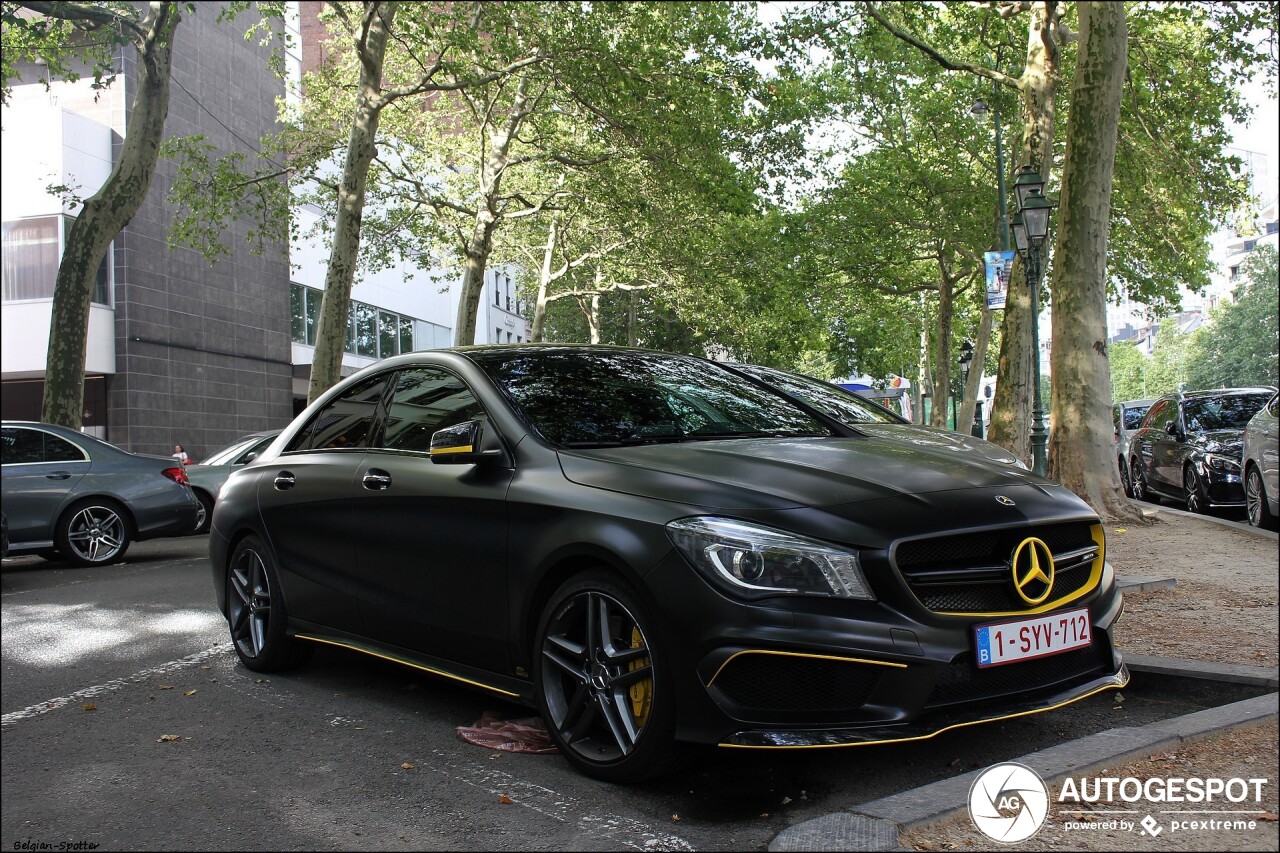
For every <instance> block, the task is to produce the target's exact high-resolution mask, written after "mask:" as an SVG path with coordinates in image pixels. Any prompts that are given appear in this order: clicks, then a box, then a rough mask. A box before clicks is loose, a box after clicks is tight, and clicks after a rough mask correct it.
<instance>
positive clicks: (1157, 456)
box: [1151, 399, 1184, 493]
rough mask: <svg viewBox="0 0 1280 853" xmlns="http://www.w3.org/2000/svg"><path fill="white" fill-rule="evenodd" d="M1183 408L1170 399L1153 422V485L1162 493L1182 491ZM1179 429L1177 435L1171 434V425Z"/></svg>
mask: <svg viewBox="0 0 1280 853" xmlns="http://www.w3.org/2000/svg"><path fill="white" fill-rule="evenodd" d="M1180 410H1181V406H1180V405H1179V402H1178V401H1177V400H1175V399H1170V400H1169V401H1168V402H1167V404H1166V405H1165V406H1163V407H1162V408H1161V410H1160V412H1159V414H1158V416H1157V417H1156V419H1155V420H1153V421H1152V423H1151V427H1152V434H1151V474H1152V485H1153V486H1155V488H1156V489H1158V490H1160V491H1162V492H1172V493H1178V492H1181V491H1182V466H1181V464H1180V461H1181V459H1182V455H1183V444H1184V441H1183V439H1184V434H1183V433H1182V415H1181V411H1180ZM1170 423H1173V424H1174V425H1176V427H1177V434H1176V435H1170V434H1169V424H1170Z"/></svg>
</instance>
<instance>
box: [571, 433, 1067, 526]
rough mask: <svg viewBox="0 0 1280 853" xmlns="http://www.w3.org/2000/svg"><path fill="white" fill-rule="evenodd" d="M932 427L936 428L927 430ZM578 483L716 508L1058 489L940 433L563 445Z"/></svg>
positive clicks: (780, 507) (838, 503) (852, 501)
mask: <svg viewBox="0 0 1280 853" xmlns="http://www.w3.org/2000/svg"><path fill="white" fill-rule="evenodd" d="M929 435H930V436H932V433H929ZM560 464H561V468H562V469H563V471H564V474H565V476H566V477H567V478H568V479H569V480H571V481H573V482H575V483H579V484H581V485H585V486H593V487H595V488H601V489H609V490H610V491H616V492H622V493H625V494H632V495H638V496H643V497H650V498H656V499H659V500H667V501H675V502H680V503H689V504H696V505H699V506H706V507H714V508H718V509H731V508H737V509H789V508H797V507H802V506H810V507H814V506H836V505H847V504H856V503H861V502H865V501H873V500H884V499H887V498H898V497H906V498H908V499H912V500H916V501H922V500H923V499H922V498H920V496H922V495H929V494H934V493H938V492H955V491H963V490H975V489H976V490H990V489H997V488H999V489H1005V488H1012V487H1015V486H1032V487H1035V489H1036V490H1037V491H1044V489H1045V488H1054V489H1060V488H1061V487H1059V486H1056V484H1053V483H1051V482H1049V481H1047V480H1042V479H1040V478H1038V477H1035V476H1034V475H1032V474H1031V473H1029V472H1027V471H1023V470H1021V469H1019V468H1015V467H1013V466H1011V465H1001V464H996V463H993V462H991V461H988V460H987V459H986V458H985V457H984V456H982V455H980V454H978V453H976V452H972V451H964V450H961V451H957V450H955V449H953V448H952V447H950V446H948V445H947V444H946V443H944V442H934V441H930V442H921V443H913V442H910V441H903V440H902V439H901V438H900V437H897V436H895V437H893V438H881V437H878V436H874V435H872V436H869V437H867V438H795V439H787V438H762V439H737V440H730V441H725V440H720V441H697V442H684V443H679V444H655V445H642V446H637V447H618V448H602V449H592V450H572V451H561V453H560Z"/></svg>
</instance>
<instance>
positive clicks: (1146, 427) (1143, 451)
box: [1129, 398, 1172, 486]
mask: <svg viewBox="0 0 1280 853" xmlns="http://www.w3.org/2000/svg"><path fill="white" fill-rule="evenodd" d="M1171 402H1172V401H1171V400H1169V399H1167V398H1164V399H1160V400H1157V401H1156V402H1155V403H1154V404H1153V405H1152V406H1151V408H1150V409H1149V410H1148V411H1147V414H1146V417H1144V418H1143V419H1142V425H1141V426H1140V427H1139V428H1138V431H1137V432H1136V433H1134V436H1133V438H1132V439H1130V443H1131V446H1130V448H1129V455H1130V457H1131V458H1133V459H1136V460H1137V462H1138V466H1139V467H1140V468H1141V469H1142V471H1141V473H1142V476H1143V477H1145V478H1146V480H1147V485H1148V486H1154V485H1157V480H1156V475H1155V463H1156V442H1157V440H1158V439H1159V438H1160V437H1161V435H1162V434H1163V431H1164V425H1163V420H1164V418H1165V413H1166V412H1168V410H1169V405H1170V403H1171Z"/></svg>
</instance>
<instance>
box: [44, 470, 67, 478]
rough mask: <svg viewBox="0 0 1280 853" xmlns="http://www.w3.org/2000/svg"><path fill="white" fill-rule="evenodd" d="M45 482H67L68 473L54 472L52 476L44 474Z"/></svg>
mask: <svg viewBox="0 0 1280 853" xmlns="http://www.w3.org/2000/svg"><path fill="white" fill-rule="evenodd" d="M44 476H45V479H46V480H69V479H71V472H70V471H54V472H53V473H52V474H45V475H44Z"/></svg>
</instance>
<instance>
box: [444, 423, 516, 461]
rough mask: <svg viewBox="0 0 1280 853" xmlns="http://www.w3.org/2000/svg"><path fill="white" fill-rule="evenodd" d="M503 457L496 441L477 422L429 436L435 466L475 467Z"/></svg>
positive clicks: (445, 429) (453, 427)
mask: <svg viewBox="0 0 1280 853" xmlns="http://www.w3.org/2000/svg"><path fill="white" fill-rule="evenodd" d="M504 457H505V454H504V453H503V451H502V447H501V446H500V445H499V444H498V442H497V440H496V439H494V438H491V437H490V436H486V435H485V432H484V427H483V426H482V425H481V424H480V422H479V421H465V422H463V423H460V424H457V425H456V426H451V427H445V428H444V429H439V430H436V431H435V432H434V433H432V434H431V461H432V462H434V463H435V464H437V465H475V464H478V463H481V462H486V461H497V460H501V459H503V458H504Z"/></svg>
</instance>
